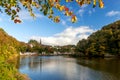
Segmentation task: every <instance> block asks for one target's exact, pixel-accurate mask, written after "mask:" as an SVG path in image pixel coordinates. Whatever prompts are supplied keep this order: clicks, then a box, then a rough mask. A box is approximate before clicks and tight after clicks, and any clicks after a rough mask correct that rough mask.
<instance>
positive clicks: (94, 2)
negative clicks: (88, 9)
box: [93, 0, 96, 8]
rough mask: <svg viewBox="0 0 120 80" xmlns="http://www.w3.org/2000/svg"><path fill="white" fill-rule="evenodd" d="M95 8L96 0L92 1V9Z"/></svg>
mask: <svg viewBox="0 0 120 80" xmlns="http://www.w3.org/2000/svg"><path fill="white" fill-rule="evenodd" d="M94 7H96V0H93V8H94Z"/></svg>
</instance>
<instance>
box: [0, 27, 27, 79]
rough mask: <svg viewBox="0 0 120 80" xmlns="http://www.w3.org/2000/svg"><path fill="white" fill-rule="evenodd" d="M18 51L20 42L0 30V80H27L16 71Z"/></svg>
mask: <svg viewBox="0 0 120 80" xmlns="http://www.w3.org/2000/svg"><path fill="white" fill-rule="evenodd" d="M20 50H21V42H19V41H17V40H16V39H15V38H13V37H12V36H9V35H8V34H7V33H6V32H5V31H4V30H3V29H2V28H0V80H27V78H26V76H25V75H23V74H20V73H19V71H18V70H17V69H16V65H17V61H16V60H17V57H18V56H19V52H20ZM12 59H14V60H12Z"/></svg>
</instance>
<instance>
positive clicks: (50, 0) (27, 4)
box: [0, 0, 104, 23]
mask: <svg viewBox="0 0 120 80" xmlns="http://www.w3.org/2000/svg"><path fill="white" fill-rule="evenodd" d="M61 2H62V0H0V12H4V13H6V14H7V15H9V16H10V17H11V20H13V21H14V22H15V23H21V20H20V18H19V15H18V13H19V11H20V10H21V8H23V7H24V8H25V9H26V10H28V12H29V13H30V15H31V16H32V17H35V13H34V11H33V9H37V10H38V11H40V12H42V13H43V14H44V15H45V16H47V17H48V18H49V19H51V20H53V21H54V22H56V23H58V22H59V21H60V17H59V15H58V16H55V15H54V13H55V9H57V10H59V11H61V12H62V13H64V14H65V15H66V16H70V17H71V22H72V23H74V22H76V21H77V17H76V15H75V14H74V12H73V11H72V10H70V9H69V7H67V6H66V5H63V4H62V3H61ZM65 2H66V4H67V3H68V2H71V3H73V2H76V3H77V4H78V5H79V6H83V5H84V4H91V3H92V4H93V8H94V7H96V3H99V7H100V8H103V7H104V3H103V1H102V0H65Z"/></svg>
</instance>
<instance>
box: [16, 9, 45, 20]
mask: <svg viewBox="0 0 120 80" xmlns="http://www.w3.org/2000/svg"><path fill="white" fill-rule="evenodd" d="M18 15H19V17H20V18H21V19H22V20H33V17H32V16H30V13H29V12H28V11H26V10H22V11H20V12H19V13H18ZM35 16H36V18H40V19H41V18H43V17H44V16H43V15H42V14H38V13H35Z"/></svg>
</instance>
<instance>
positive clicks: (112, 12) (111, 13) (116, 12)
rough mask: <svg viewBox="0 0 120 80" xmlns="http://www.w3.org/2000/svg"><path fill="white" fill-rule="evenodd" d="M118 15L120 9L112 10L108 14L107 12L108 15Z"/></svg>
mask: <svg viewBox="0 0 120 80" xmlns="http://www.w3.org/2000/svg"><path fill="white" fill-rule="evenodd" d="M118 15H120V11H113V10H112V11H110V12H108V13H107V14H106V16H110V17H111V16H118Z"/></svg>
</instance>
